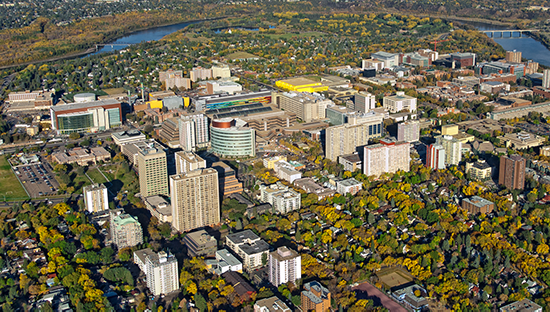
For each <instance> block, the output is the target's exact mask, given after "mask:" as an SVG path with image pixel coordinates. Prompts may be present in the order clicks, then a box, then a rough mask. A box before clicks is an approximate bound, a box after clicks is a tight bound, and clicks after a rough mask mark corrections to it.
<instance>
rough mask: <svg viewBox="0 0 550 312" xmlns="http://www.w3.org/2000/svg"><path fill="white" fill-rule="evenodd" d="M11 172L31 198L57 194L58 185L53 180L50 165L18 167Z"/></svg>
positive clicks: (35, 164) (37, 164) (39, 164)
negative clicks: (13, 172)
mask: <svg viewBox="0 0 550 312" xmlns="http://www.w3.org/2000/svg"><path fill="white" fill-rule="evenodd" d="M13 170H14V171H15V174H16V175H17V178H18V179H19V181H21V183H22V184H23V187H25V189H26V190H27V192H28V193H29V195H30V196H31V198H36V197H43V196H51V195H55V194H57V190H58V189H59V184H58V183H57V181H56V180H55V177H54V173H53V172H52V168H51V167H50V165H48V164H42V163H34V164H29V165H20V166H17V167H14V168H13Z"/></svg>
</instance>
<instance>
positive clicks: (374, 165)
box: [363, 140, 411, 176]
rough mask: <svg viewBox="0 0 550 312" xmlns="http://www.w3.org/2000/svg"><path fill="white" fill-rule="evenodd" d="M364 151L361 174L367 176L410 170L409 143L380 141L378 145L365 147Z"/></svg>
mask: <svg viewBox="0 0 550 312" xmlns="http://www.w3.org/2000/svg"><path fill="white" fill-rule="evenodd" d="M364 149H365V150H364V157H363V166H364V170H363V173H364V174H366V175H368V176H372V175H373V176H380V175H382V174H384V173H395V172H397V171H399V170H403V171H409V170H410V160H411V156H410V150H411V144H410V143H407V142H395V141H391V140H380V143H378V144H373V145H367V146H365V148H364Z"/></svg>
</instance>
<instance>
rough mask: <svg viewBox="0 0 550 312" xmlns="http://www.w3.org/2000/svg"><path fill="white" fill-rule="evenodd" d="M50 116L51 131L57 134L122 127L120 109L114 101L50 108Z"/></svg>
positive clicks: (117, 102)
mask: <svg viewBox="0 0 550 312" xmlns="http://www.w3.org/2000/svg"><path fill="white" fill-rule="evenodd" d="M50 116H51V121H52V129H53V130H56V131H57V133H58V134H69V133H72V132H97V131H103V130H109V129H112V128H115V127H118V126H120V125H122V108H121V104H120V102H119V101H116V100H103V101H92V102H85V103H73V104H66V105H57V106H52V107H51V108H50Z"/></svg>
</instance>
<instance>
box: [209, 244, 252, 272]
mask: <svg viewBox="0 0 550 312" xmlns="http://www.w3.org/2000/svg"><path fill="white" fill-rule="evenodd" d="M205 263H206V268H207V269H208V271H210V272H212V273H214V274H217V275H222V274H223V273H225V272H239V273H242V272H243V264H242V262H241V261H239V259H237V258H236V257H235V256H233V255H232V254H231V253H230V252H229V251H227V249H222V250H218V251H216V259H215V260H212V259H207V260H206V261H205Z"/></svg>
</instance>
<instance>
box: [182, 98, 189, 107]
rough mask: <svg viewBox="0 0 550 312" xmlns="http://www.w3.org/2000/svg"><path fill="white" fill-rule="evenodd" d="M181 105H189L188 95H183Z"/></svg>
mask: <svg viewBox="0 0 550 312" xmlns="http://www.w3.org/2000/svg"><path fill="white" fill-rule="evenodd" d="M183 106H184V107H189V98H188V97H183Z"/></svg>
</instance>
